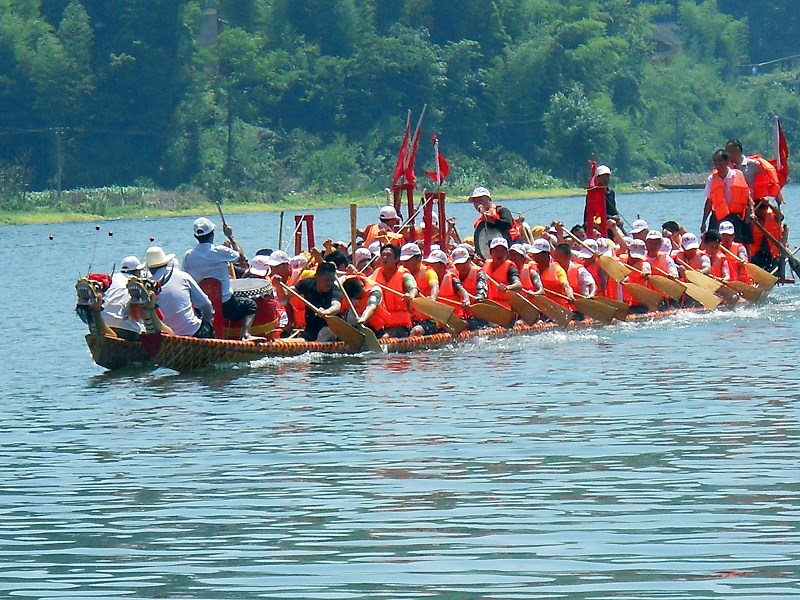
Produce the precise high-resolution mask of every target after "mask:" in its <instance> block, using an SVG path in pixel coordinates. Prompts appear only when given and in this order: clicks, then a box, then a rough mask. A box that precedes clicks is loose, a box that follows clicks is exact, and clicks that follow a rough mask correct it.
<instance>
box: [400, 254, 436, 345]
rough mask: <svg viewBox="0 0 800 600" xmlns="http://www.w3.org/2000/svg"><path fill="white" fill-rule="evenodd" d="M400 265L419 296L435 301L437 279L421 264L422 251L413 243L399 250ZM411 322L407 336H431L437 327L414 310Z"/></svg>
mask: <svg viewBox="0 0 800 600" xmlns="http://www.w3.org/2000/svg"><path fill="white" fill-rule="evenodd" d="M400 264H401V265H402V266H403V267H405V269H406V270H407V271H408V272H409V273H411V275H413V276H414V279H415V280H416V282H417V289H418V290H419V295H420V296H427V297H428V298H433V299H436V296H438V295H439V278H438V277H437V276H436V272H435V271H434V270H433V269H430V268H429V267H428V265H423V264H422V250H420V247H419V246H418V245H417V244H415V243H414V242H408V243H407V244H405V245H403V247H402V248H401V249H400ZM411 322H412V323H413V324H414V326H413V327H412V328H411V332H410V333H409V335H411V336H414V335H432V334H434V333H436V331H437V330H438V328H439V326H438V325H437V324H436V321H433V320H431V319H429V318H428V317H427V316H426V315H423V314H422V313H420V312H417V311H416V310H412V311H411Z"/></svg>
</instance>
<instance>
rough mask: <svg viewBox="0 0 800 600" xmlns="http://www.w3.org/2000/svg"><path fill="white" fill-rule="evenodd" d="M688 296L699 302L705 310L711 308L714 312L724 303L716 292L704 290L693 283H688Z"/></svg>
mask: <svg viewBox="0 0 800 600" xmlns="http://www.w3.org/2000/svg"><path fill="white" fill-rule="evenodd" d="M686 295H687V296H689V297H690V298H693V299H695V300H697V301H698V302H699V303H700V304H702V305H703V307H704V308H710V309H712V310H713V309H715V308H717V307H718V306H719V305H720V303H721V302H722V298H720V297H719V296H717V295H716V294H714V292H711V291H709V290H707V289H705V288H702V287H700V286H699V285H697V284H695V283H692V282H691V281H687V282H686Z"/></svg>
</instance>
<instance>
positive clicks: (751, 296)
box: [726, 281, 764, 302]
mask: <svg viewBox="0 0 800 600" xmlns="http://www.w3.org/2000/svg"><path fill="white" fill-rule="evenodd" d="M726 285H727V286H728V287H729V288H731V289H732V290H733V291H734V292H736V293H737V294H739V295H740V296H741V297H742V298H745V299H746V300H749V301H750V302H758V301H759V300H761V296H763V295H764V290H763V289H762V288H757V287H756V286H754V285H749V284H747V283H745V282H744V281H729V282H728V283H727V284H726Z"/></svg>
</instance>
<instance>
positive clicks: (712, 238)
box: [703, 229, 731, 283]
mask: <svg viewBox="0 0 800 600" xmlns="http://www.w3.org/2000/svg"><path fill="white" fill-rule="evenodd" d="M721 242H722V236H720V233H719V231H717V230H716V229H709V230H708V231H706V232H705V233H704V234H703V249H704V250H705V253H706V255H707V256H708V260H709V261H710V262H711V269H710V270H709V272H708V274H709V275H711V276H712V277H714V278H715V279H718V280H720V281H724V282H726V283H727V282H728V281H730V280H731V269H730V265H729V263H728V257H727V255H726V254H725V253H724V252H723V251H722V250H721V249H720V244H721Z"/></svg>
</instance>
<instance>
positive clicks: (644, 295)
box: [622, 283, 664, 310]
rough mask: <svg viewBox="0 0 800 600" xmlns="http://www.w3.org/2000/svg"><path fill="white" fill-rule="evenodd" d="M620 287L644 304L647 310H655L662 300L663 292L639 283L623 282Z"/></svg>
mask: <svg viewBox="0 0 800 600" xmlns="http://www.w3.org/2000/svg"><path fill="white" fill-rule="evenodd" d="M622 287H623V288H624V289H625V291H627V292H628V293H629V294H630V295H631V296H633V297H634V298H635V299H636V301H637V302H640V303H642V304H644V305H645V306H646V307H647V308H648V309H649V310H656V309H657V308H658V307H659V306H660V305H661V303H662V302H663V301H664V295H663V294H661V293H660V292H657V291H655V290H651V289H650V288H649V287H647V286H644V285H642V284H641V283H623V284H622Z"/></svg>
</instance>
